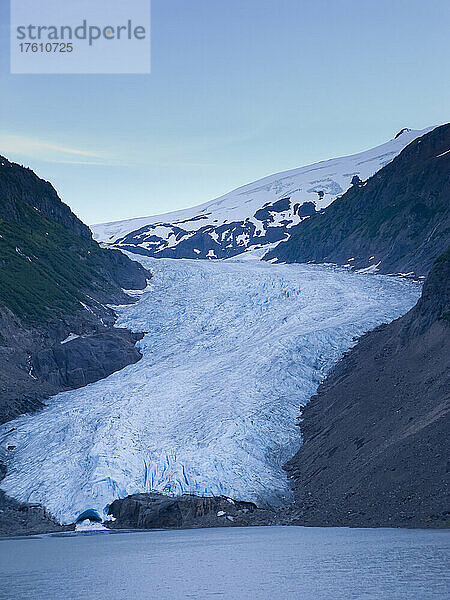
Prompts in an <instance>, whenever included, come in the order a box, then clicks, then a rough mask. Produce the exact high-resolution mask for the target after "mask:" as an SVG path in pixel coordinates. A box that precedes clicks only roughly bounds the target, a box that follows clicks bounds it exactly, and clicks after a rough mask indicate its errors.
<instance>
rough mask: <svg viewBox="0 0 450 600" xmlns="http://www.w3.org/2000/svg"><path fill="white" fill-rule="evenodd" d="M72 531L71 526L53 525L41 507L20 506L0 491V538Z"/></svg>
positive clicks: (53, 522) (19, 503)
mask: <svg viewBox="0 0 450 600" xmlns="http://www.w3.org/2000/svg"><path fill="white" fill-rule="evenodd" d="M72 529H74V526H72V525H59V523H55V521H53V520H52V518H51V517H50V516H49V515H48V514H47V513H46V511H45V510H44V509H43V508H42V507H41V506H34V505H30V504H22V503H21V502H17V501H16V500H13V499H12V498H9V497H8V496H6V495H5V494H4V492H2V491H1V490H0V537H2V536H12V535H37V534H40V533H52V532H59V531H70V530H72Z"/></svg>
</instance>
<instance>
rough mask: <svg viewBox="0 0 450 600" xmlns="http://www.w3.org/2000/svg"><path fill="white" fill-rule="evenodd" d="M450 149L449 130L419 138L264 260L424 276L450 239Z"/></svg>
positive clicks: (298, 228) (443, 128)
mask: <svg viewBox="0 0 450 600" xmlns="http://www.w3.org/2000/svg"><path fill="white" fill-rule="evenodd" d="M449 150H450V125H449V124H447V125H443V126H441V127H438V128H436V129H434V130H433V131H431V132H430V133H428V134H426V135H424V136H423V137H421V138H418V139H416V140H414V141H413V142H412V143H411V144H409V145H408V146H407V147H406V148H405V149H404V150H403V151H402V152H401V153H400V154H399V156H397V157H396V158H395V159H394V160H393V161H392V162H391V163H389V164H388V165H387V166H385V167H383V168H382V169H381V170H380V171H378V173H376V174H375V175H374V176H373V177H371V178H370V179H368V180H367V181H366V182H361V181H355V182H354V185H353V186H352V187H351V188H350V189H349V190H348V191H347V192H346V193H345V194H344V195H343V196H341V197H340V198H338V199H336V200H335V201H334V202H333V204H331V205H330V206H329V207H328V208H326V209H325V210H324V211H322V212H321V213H317V214H315V215H313V216H311V217H310V218H309V219H308V220H306V221H304V222H302V223H300V224H299V225H297V226H296V227H295V228H292V230H291V232H292V235H291V237H290V238H289V240H287V241H286V242H283V243H281V244H279V245H278V246H277V247H276V248H275V249H274V250H272V251H271V252H269V253H268V254H266V256H265V257H264V258H265V259H266V260H270V259H277V260H278V261H284V262H308V261H311V262H330V263H335V264H339V265H347V264H349V265H351V266H352V267H354V268H357V269H361V268H366V267H369V266H375V265H377V266H378V270H379V272H381V273H400V272H401V273H410V272H413V273H414V274H415V275H426V274H427V273H428V271H429V269H430V267H431V265H432V263H433V261H434V260H435V258H436V257H437V256H439V254H441V253H442V252H444V250H445V248H446V246H447V244H448V241H449V238H450V219H449V217H450V152H449Z"/></svg>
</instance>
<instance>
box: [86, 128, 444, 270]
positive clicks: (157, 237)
mask: <svg viewBox="0 0 450 600" xmlns="http://www.w3.org/2000/svg"><path fill="white" fill-rule="evenodd" d="M430 129H432V128H428V129H424V130H422V131H411V130H409V129H403V130H402V131H401V132H399V134H398V135H397V136H396V137H395V138H394V139H392V140H390V141H388V142H387V143H385V144H382V145H381V146H378V147H376V148H372V149H370V150H366V151H364V152H360V153H358V154H354V155H353V156H345V157H342V158H335V159H332V160H327V161H322V162H319V163H316V164H313V165H309V166H306V167H302V168H299V169H293V170H291V171H286V172H284V173H278V174H275V175H271V176H269V177H265V178H264V179H261V180H259V181H256V182H254V183H251V184H248V185H245V186H243V187H240V188H238V189H236V190H234V191H232V192H230V193H228V194H225V195H224V196H221V197H220V198H217V199H215V200H213V201H211V202H207V203H205V204H202V205H200V206H196V207H194V208H190V209H187V210H181V211H176V212H172V213H167V214H163V215H155V216H153V217H142V218H139V219H131V220H128V221H119V222H116V223H105V224H102V225H94V226H93V231H94V235H95V238H96V239H97V240H99V241H101V242H104V243H106V244H109V245H111V246H112V247H117V248H122V249H126V250H129V251H131V252H136V253H138V254H144V255H146V256H153V257H155V258H212V259H214V258H229V257H232V256H235V255H237V254H240V253H242V252H244V251H246V250H248V249H254V248H261V247H264V246H267V245H268V244H274V243H276V242H279V241H281V240H285V239H287V238H289V236H290V234H291V232H292V231H293V228H295V226H296V225H298V224H299V223H301V222H303V221H305V220H307V219H309V218H310V217H311V216H313V215H314V214H315V213H316V211H317V210H320V209H322V208H324V207H326V206H328V205H329V204H330V203H331V202H333V201H334V200H335V199H336V197H338V196H340V195H341V194H343V193H344V192H345V191H346V190H347V189H348V188H349V187H350V185H351V183H352V181H359V180H360V179H367V178H368V177H370V176H371V175H373V174H374V173H376V172H377V171H378V170H379V169H381V168H382V167H383V166H384V165H386V164H388V163H389V162H390V161H391V160H392V159H393V158H394V157H395V156H397V155H398V154H399V152H401V151H402V150H403V149H404V148H405V146H407V145H408V144H409V143H410V142H411V141H412V140H414V139H416V138H417V137H420V136H422V135H423V134H424V133H426V132H427V131H430Z"/></svg>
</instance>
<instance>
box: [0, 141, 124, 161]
mask: <svg viewBox="0 0 450 600" xmlns="http://www.w3.org/2000/svg"><path fill="white" fill-rule="evenodd" d="M0 154H3V155H5V156H6V157H7V158H9V157H11V156H14V157H20V158H22V157H23V158H27V159H29V158H31V159H38V160H42V161H45V162H52V163H65V164H83V165H115V164H116V161H115V160H114V158H113V157H108V156H107V155H106V154H104V153H101V152H93V151H91V150H87V149H80V148H73V147H69V146H64V145H59V144H55V143H52V142H49V141H47V140H41V139H38V138H32V137H28V136H23V135H15V134H6V133H5V134H3V133H0Z"/></svg>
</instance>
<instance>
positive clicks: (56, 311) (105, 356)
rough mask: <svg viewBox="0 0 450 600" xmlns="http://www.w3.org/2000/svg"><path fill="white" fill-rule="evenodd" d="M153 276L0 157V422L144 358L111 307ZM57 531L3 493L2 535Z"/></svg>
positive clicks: (0, 472) (0, 470)
mask: <svg viewBox="0 0 450 600" xmlns="http://www.w3.org/2000/svg"><path fill="white" fill-rule="evenodd" d="M149 277H151V275H150V273H149V272H148V271H146V270H145V269H144V268H143V267H142V266H141V265H139V264H138V263H136V262H133V261H131V260H129V259H128V258H127V257H126V256H125V255H124V254H122V253H121V252H118V251H108V250H103V249H101V248H100V246H99V245H98V244H97V242H95V241H94V240H93V239H92V234H91V231H90V230H89V228H88V227H87V226H86V225H84V224H83V223H82V222H81V221H80V220H79V219H78V218H77V217H76V216H75V215H74V214H73V213H72V212H71V210H70V209H69V207H68V206H66V205H65V204H63V202H61V200H60V199H59V198H58V195H57V193H56V191H55V190H54V189H53V187H52V186H51V185H50V184H49V183H48V182H46V181H43V180H41V179H39V177H37V176H36V175H35V174H34V173H33V172H32V171H31V170H30V169H26V168H24V167H22V166H20V165H17V164H14V163H11V162H9V161H8V160H7V159H6V158H4V157H0V423H4V422H7V421H9V420H11V419H13V418H14V417H16V416H17V415H19V414H21V413H23V412H29V411H33V410H35V409H37V408H40V407H42V406H43V401H44V400H45V399H46V398H48V397H49V396H51V395H53V394H56V393H57V392H59V391H61V390H67V389H72V388H78V387H81V386H84V385H86V384H87V383H90V382H93V381H96V380H98V379H101V378H103V377H106V376H107V375H109V374H110V373H112V372H114V371H116V370H118V369H121V368H123V367H124V366H126V365H127V364H130V363H133V362H136V361H137V360H139V358H140V356H141V355H140V353H139V351H138V350H137V349H136V348H135V343H136V341H137V339H139V338H140V337H141V336H140V335H136V334H133V333H131V332H130V331H128V330H127V329H116V328H113V327H112V325H113V323H114V322H115V319H116V316H115V313H114V312H113V310H112V309H111V308H108V307H107V306H106V303H115V304H116V303H117V304H119V303H120V304H124V303H130V302H132V301H133V300H132V298H131V297H130V296H129V295H127V294H125V293H124V291H123V289H122V288H125V289H143V288H145V287H146V285H147V278H149ZM10 450H11V449H10ZM7 451H8V449H7ZM2 459H3V460H4V459H6V457H5V456H0V480H1V479H3V477H4V476H5V474H6V467H5V465H4V463H3V462H2ZM59 529H61V527H60V526H59V525H58V524H56V523H54V522H53V521H52V519H51V518H50V517H49V516H48V515H47V513H46V512H45V510H43V509H42V508H40V507H35V506H30V505H28V504H23V503H20V502H17V501H16V500H13V499H12V498H8V497H7V496H5V494H4V493H3V492H1V491H0V534H2V533H3V534H5V533H9V534H11V533H13V534H23V533H40V532H45V531H55V530H59Z"/></svg>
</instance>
